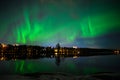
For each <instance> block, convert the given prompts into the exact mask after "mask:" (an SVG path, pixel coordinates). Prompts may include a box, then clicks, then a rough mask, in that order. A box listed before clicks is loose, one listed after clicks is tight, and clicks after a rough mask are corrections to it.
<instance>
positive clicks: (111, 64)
mask: <svg viewBox="0 0 120 80" xmlns="http://www.w3.org/2000/svg"><path fill="white" fill-rule="evenodd" d="M35 72H40V73H46V72H47V73H49V72H63V73H69V74H74V75H86V74H93V73H97V72H120V55H106V56H91V57H79V58H72V57H68V58H63V57H61V58H60V59H57V58H40V59H31V60H16V61H12V60H11V61H0V74H24V73H35Z"/></svg>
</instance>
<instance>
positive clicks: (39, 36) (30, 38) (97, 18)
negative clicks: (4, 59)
mask: <svg viewBox="0 0 120 80" xmlns="http://www.w3.org/2000/svg"><path fill="white" fill-rule="evenodd" d="M119 30H120V1H119V0H0V43H7V44H14V43H18V44H27V45H41V46H55V45H56V44H57V43H60V44H61V46H78V47H90V48H118V49H120V42H119V41H120V31H119Z"/></svg>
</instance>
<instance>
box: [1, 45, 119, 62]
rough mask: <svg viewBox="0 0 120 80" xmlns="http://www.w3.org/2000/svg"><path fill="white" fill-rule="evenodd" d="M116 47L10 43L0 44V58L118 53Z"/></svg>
mask: <svg viewBox="0 0 120 80" xmlns="http://www.w3.org/2000/svg"><path fill="white" fill-rule="evenodd" d="M119 52H120V50H118V49H95V48H77V47H75V46H74V47H60V44H59V43H58V44H57V45H56V47H42V46H33V45H18V44H14V45H10V44H0V59H1V60H11V59H37V58H43V57H50V58H52V57H57V59H58V58H59V57H74V58H76V57H79V56H97V55H118V54H119Z"/></svg>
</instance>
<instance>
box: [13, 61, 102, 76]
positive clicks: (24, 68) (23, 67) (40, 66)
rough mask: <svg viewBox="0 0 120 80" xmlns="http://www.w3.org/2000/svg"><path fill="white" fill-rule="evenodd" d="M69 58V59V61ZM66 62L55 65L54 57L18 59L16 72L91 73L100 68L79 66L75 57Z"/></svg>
mask: <svg viewBox="0 0 120 80" xmlns="http://www.w3.org/2000/svg"><path fill="white" fill-rule="evenodd" d="M68 60H69V61H68ZM68 60H66V61H65V63H64V62H62V63H61V64H60V65H59V66H57V65H55V63H54V62H53V61H54V59H43V60H42V59H41V61H35V60H34V61H32V60H30V61H24V60H20V61H16V63H15V72H16V73H18V74H24V73H35V72H40V73H45V72H47V73H50V72H62V73H70V74H78V75H79V74H91V73H96V72H99V71H100V69H98V68H96V67H87V66H86V67H83V66H84V65H83V66H82V65H81V68H80V67H78V66H77V65H76V64H75V63H76V62H73V61H74V60H73V59H68Z"/></svg>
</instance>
